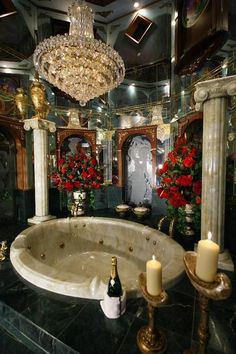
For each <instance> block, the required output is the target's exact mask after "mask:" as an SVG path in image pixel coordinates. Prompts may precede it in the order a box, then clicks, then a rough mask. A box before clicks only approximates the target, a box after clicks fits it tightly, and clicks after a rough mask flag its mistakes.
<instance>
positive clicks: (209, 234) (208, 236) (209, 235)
mask: <svg viewBox="0 0 236 354" xmlns="http://www.w3.org/2000/svg"><path fill="white" fill-rule="evenodd" d="M207 238H208V240H211V239H212V233H211V231H208V234H207Z"/></svg>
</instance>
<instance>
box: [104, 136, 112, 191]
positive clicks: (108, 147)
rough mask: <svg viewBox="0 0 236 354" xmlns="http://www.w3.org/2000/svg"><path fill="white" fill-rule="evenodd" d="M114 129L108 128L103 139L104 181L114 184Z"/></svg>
mask: <svg viewBox="0 0 236 354" xmlns="http://www.w3.org/2000/svg"><path fill="white" fill-rule="evenodd" d="M113 134H114V131H113V130H107V131H106V132H105V133H104V139H103V164H104V173H103V177H104V182H105V183H107V184H112V137H113Z"/></svg>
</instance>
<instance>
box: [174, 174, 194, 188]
mask: <svg viewBox="0 0 236 354" xmlns="http://www.w3.org/2000/svg"><path fill="white" fill-rule="evenodd" d="M192 182H193V176H192V175H183V176H180V177H179V178H177V179H176V183H177V184H179V185H180V186H183V187H189V186H191V185H192Z"/></svg>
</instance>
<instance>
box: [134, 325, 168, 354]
mask: <svg viewBox="0 0 236 354" xmlns="http://www.w3.org/2000/svg"><path fill="white" fill-rule="evenodd" d="M137 344H138V347H139V350H140V351H141V353H143V354H163V353H165V351H166V349H167V340H166V337H165V335H164V333H162V332H161V331H158V332H157V333H156V334H155V335H153V334H152V333H151V331H150V327H149V326H144V327H142V328H140V330H139V331H138V334H137Z"/></svg>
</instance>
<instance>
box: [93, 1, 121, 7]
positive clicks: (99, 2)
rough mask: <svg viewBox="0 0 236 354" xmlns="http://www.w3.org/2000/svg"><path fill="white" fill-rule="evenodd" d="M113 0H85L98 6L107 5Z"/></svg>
mask: <svg viewBox="0 0 236 354" xmlns="http://www.w3.org/2000/svg"><path fill="white" fill-rule="evenodd" d="M115 1H116V0H87V2H90V3H91V4H94V5H98V6H107V5H109V4H111V3H113V2H115Z"/></svg>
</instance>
